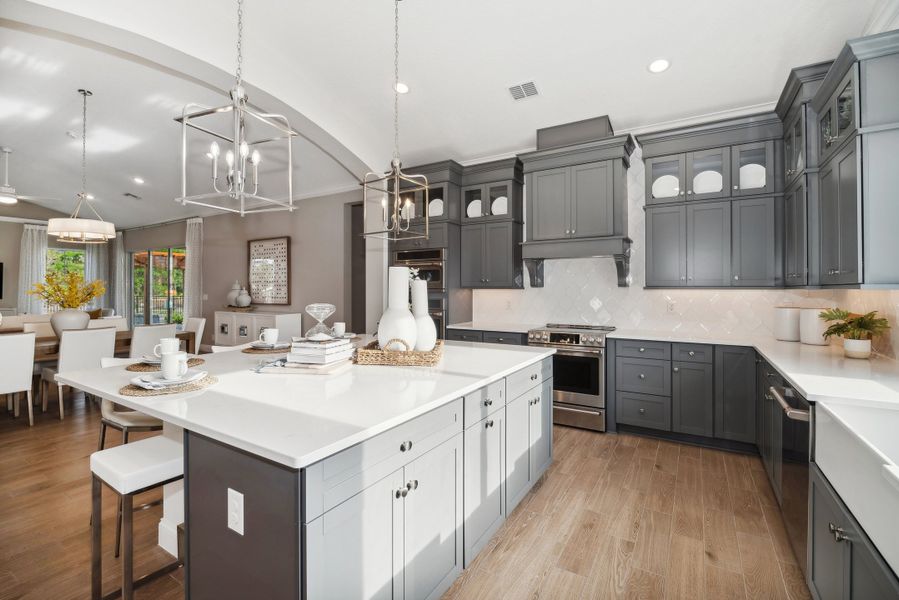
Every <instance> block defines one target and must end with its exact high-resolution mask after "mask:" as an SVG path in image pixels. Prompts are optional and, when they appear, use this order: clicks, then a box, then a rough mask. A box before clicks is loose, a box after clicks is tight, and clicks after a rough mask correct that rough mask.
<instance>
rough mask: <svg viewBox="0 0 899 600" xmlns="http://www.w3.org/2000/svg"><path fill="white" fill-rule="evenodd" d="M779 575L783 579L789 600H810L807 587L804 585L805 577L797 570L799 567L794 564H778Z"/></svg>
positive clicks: (810, 596)
mask: <svg viewBox="0 0 899 600" xmlns="http://www.w3.org/2000/svg"><path fill="white" fill-rule="evenodd" d="M779 566H780V572H781V575H783V578H784V585H785V587H786V588H787V596H788V597H789V598H790V600H811V598H812V595H811V593H809V589H808V585H807V584H806V583H805V576H804V575H803V574H802V571H801V570H799V565H796V564H795V563H785V562H781V563H779Z"/></svg>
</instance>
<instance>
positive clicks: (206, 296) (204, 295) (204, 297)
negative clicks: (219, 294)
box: [203, 294, 209, 302]
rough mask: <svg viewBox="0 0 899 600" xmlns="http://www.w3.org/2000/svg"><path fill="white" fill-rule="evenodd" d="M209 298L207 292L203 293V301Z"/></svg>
mask: <svg viewBox="0 0 899 600" xmlns="http://www.w3.org/2000/svg"><path fill="white" fill-rule="evenodd" d="M206 300H209V294H203V301H204V302H205V301H206Z"/></svg>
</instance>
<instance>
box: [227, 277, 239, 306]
mask: <svg viewBox="0 0 899 600" xmlns="http://www.w3.org/2000/svg"><path fill="white" fill-rule="evenodd" d="M239 295H240V282H239V281H235V282H234V285H232V286H231V291H230V292H228V295H227V296H225V302H226V303H227V305H228V306H237V297H238V296H239Z"/></svg>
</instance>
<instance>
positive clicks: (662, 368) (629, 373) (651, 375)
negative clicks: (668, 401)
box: [615, 356, 671, 396]
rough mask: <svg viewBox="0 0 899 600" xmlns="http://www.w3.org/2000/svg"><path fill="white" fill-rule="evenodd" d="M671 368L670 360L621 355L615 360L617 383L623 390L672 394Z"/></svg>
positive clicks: (658, 394)
mask: <svg viewBox="0 0 899 600" xmlns="http://www.w3.org/2000/svg"><path fill="white" fill-rule="evenodd" d="M670 368H671V363H670V362H668V361H662V360H653V359H651V358H628V357H624V356H619V357H618V358H617V359H616V360H615V381H616V385H617V386H618V390H619V391H622V392H634V393H637V394H652V395H655V396H670V395H671V373H670V372H669V370H670Z"/></svg>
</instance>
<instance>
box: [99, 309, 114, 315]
mask: <svg viewBox="0 0 899 600" xmlns="http://www.w3.org/2000/svg"><path fill="white" fill-rule="evenodd" d="M100 316H101V317H114V316H115V309H114V308H101V309H100Z"/></svg>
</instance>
